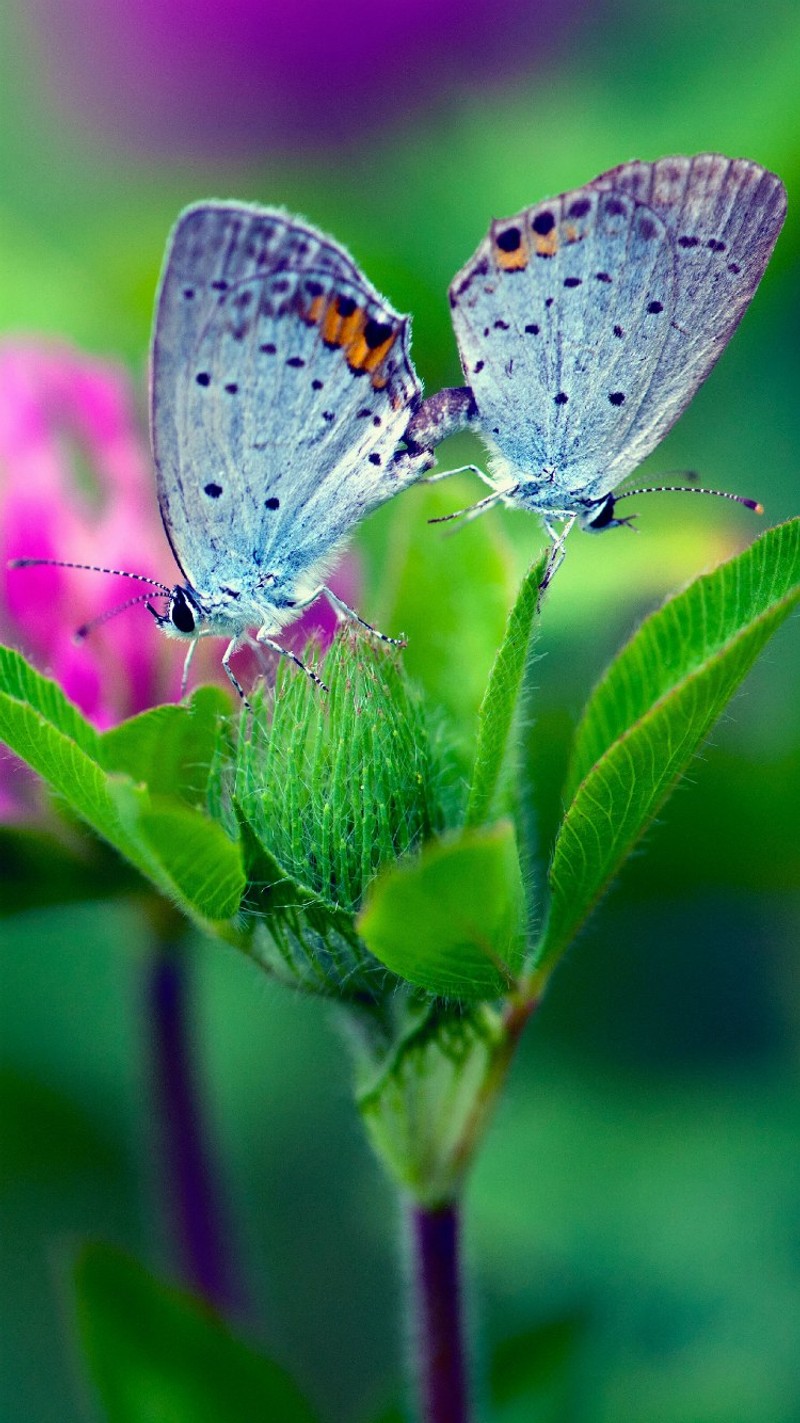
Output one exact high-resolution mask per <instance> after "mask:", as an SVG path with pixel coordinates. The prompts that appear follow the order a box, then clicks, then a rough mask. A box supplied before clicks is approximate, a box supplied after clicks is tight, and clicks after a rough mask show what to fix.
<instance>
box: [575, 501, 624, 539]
mask: <svg viewBox="0 0 800 1423" xmlns="http://www.w3.org/2000/svg"><path fill="white" fill-rule="evenodd" d="M615 504H616V500H615V498H614V495H613V494H608V495H606V498H605V499H603V501H602V502H601V503H600V504H594V505H592V506H591V508H589V509H587V510H586V513H585V514H584V515H583V517H582V519H581V524H582V526H583V528H584V529H586V531H587V533H590V534H597V533H599V532H600V530H601V529H613V528H614V527H615V525H616V524H618V523H619V520H618V519H615V518H614V506H615Z"/></svg>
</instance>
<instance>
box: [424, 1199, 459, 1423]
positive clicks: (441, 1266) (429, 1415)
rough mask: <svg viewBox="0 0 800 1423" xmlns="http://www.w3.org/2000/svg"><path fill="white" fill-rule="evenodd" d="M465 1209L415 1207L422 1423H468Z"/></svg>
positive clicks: (450, 1203) (449, 1203)
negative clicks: (462, 1249) (462, 1261)
mask: <svg viewBox="0 0 800 1423" xmlns="http://www.w3.org/2000/svg"><path fill="white" fill-rule="evenodd" d="M459 1224H460V1223H459V1208H458V1205H457V1204H456V1203H455V1202H453V1201H451V1202H448V1203H447V1204H445V1205H441V1206H422V1205H418V1204H416V1203H415V1204H413V1205H412V1206H411V1207H410V1235H411V1240H410V1249H411V1306H412V1311H413V1316H412V1321H413V1330H414V1334H413V1339H412V1348H413V1350H414V1366H415V1373H416V1383H417V1396H418V1408H419V1417H420V1423H467V1421H468V1417H469V1412H468V1400H467V1369H466V1350H465V1347H464V1324H463V1311H462V1298H461V1277H460V1268H459Z"/></svg>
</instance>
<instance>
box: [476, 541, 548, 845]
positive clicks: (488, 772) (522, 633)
mask: <svg viewBox="0 0 800 1423" xmlns="http://www.w3.org/2000/svg"><path fill="white" fill-rule="evenodd" d="M546 563H547V559H546V556H545V557H543V558H542V559H540V560H539V562H538V563H536V564H534V565H533V567H532V568H531V569H530V570H529V571H528V573H527V574H526V575H525V577H524V578H523V580H522V584H521V587H520V590H519V594H518V596H517V601H516V603H515V604H514V606H513V608H512V609H511V612H510V613H509V617H508V622H507V624H506V631H505V637H504V638H503V641H502V643H501V644H500V648H499V650H498V653H497V656H496V657H495V660H494V664H493V666H492V670H491V673H490V674H489V682H488V685H487V687H486V691H485V692H484V695H483V701H482V702H481V705H480V710H479V712H478V749H477V752H476V755H475V766H474V769H473V773H472V785H471V787H470V793H469V802H468V805H467V817H466V823H467V825H481V824H483V823H484V822H485V821H487V820H490V819H492V818H496V815H497V814H502V813H504V812H507V811H508V810H509V809H510V805H509V795H508V789H509V788H508V785H507V784H504V782H505V781H507V780H508V774H509V770H510V763H511V759H512V758H511V747H512V744H513V739H514V728H515V725H516V723H517V721H518V709H519V703H520V694H521V692H522V685H523V679H524V676H525V672H526V669H527V668H528V667H529V665H530V661H531V655H532V651H531V649H532V639H533V634H534V624H535V618H536V612H537V605H538V600H539V585H540V584H541V581H542V578H543V577H544V570H545V567H546Z"/></svg>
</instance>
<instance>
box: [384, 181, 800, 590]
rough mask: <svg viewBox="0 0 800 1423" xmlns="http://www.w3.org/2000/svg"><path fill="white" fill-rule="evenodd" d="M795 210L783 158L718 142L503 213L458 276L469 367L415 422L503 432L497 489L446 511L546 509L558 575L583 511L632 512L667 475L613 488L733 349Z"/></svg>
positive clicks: (418, 435) (414, 435)
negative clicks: (621, 508) (731, 153)
mask: <svg viewBox="0 0 800 1423" xmlns="http://www.w3.org/2000/svg"><path fill="white" fill-rule="evenodd" d="M785 212H786V193H785V189H784V187H783V184H782V183H781V181H780V179H779V178H777V177H776V176H775V174H773V173H770V172H768V171H767V170H766V169H764V168H761V167H759V165H758V164H756V163H752V162H749V161H747V160H746V159H729V158H724V157H722V156H721V155H719V154H713V153H710V154H709V153H707V154H700V155H698V156H696V157H694V158H683V157H677V158H663V159H661V160H660V161H659V162H657V163H641V162H632V163H626V164H623V165H622V166H621V167H619V168H614V169H612V170H611V171H610V172H608V173H603V174H601V176H600V177H599V178H596V179H595V180H594V181H593V182H591V183H588V184H587V185H586V186H585V187H583V188H578V189H575V190H573V191H572V192H568V193H564V194H562V195H561V196H560V197H557V198H553V199H550V200H548V201H546V202H543V203H539V204H538V205H537V206H536V207H532V208H528V209H526V210H525V211H524V212H522V213H519V214H518V215H517V216H516V217H512V218H507V219H504V220H502V221H495V222H493V223H492V226H491V228H490V231H489V234H488V236H487V237H486V238H485V240H484V241H483V242H482V243H481V245H480V247H479V248H478V250H477V252H476V253H475V255H474V256H473V257H472V259H471V260H470V261H469V262H468V263H467V264H466V266H465V267H463V268H462V270H461V271H460V272H459V273H458V275H457V276H456V278H455V279H454V281H453V283H452V285H451V287H450V305H451V308H452V317H453V325H454V327H455V332H456V337H457V340H458V347H459V351H460V354H461V362H462V366H463V369H464V374H465V376H466V378H467V380H468V382H469V384H468V386H465V387H460V388H458V389H455V390H444V391H440V392H439V393H438V394H437V395H434V396H432V397H431V398H430V399H428V400H427V401H426V402H425V403H424V404H423V405H422V407H421V409H420V410H419V412H418V413H417V414H416V416H415V417H414V419H413V420H412V422H411V424H410V426H409V430H408V441H409V445H410V448H412V449H413V448H414V446H415V443H416V445H417V446H418V447H419V448H420V449H422V448H429V447H431V446H432V445H434V444H437V443H438V442H439V441H440V440H442V439H444V438H445V436H446V435H448V434H450V433H453V432H454V431H456V430H459V429H465V428H472V429H474V430H476V431H477V432H478V433H480V435H481V436H482V438H483V439H484V441H485V442H486V444H487V446H488V448H489V451H490V471H491V473H490V474H489V475H482V477H483V478H484V479H485V480H486V482H487V483H488V484H489V485H490V486H491V488H492V493H491V494H489V495H488V497H487V498H485V499H483V500H481V501H480V502H479V503H478V504H475V505H473V506H472V507H471V509H467V510H459V511H457V514H454V515H449V516H448V517H450V518H454V517H457V516H458V515H460V514H465V515H466V516H467V517H468V518H469V517H472V516H475V515H477V514H479V513H482V512H483V511H484V510H485V509H488V508H490V507H491V506H492V505H494V504H498V503H502V504H506V505H510V506H513V507H522V508H525V509H531V510H533V511H535V512H536V513H538V514H540V515H541V516H542V518H543V521H544V524H545V527H546V529H547V532H548V534H549V535H550V537H551V539H552V541H553V547H552V553H551V558H550V561H549V565H548V572H547V575H546V578H547V580H549V578H550V577H551V576H552V573H553V572H554V570H555V568H556V567H557V566H558V563H559V561H560V558H561V556H562V551H563V544H564V539H565V538H566V535H567V533H568V532H569V530H570V528H571V527H572V526H573V524H574V523H575V521H576V520H577V521H578V522H579V523H580V525H581V526H582V527H583V528H584V529H587V530H590V531H599V530H601V529H607V528H611V527H613V526H615V525H619V524H623V523H628V522H629V520H627V519H619V518H617V517H616V515H615V510H616V504H617V502H618V500H619V499H620V498H623V497H627V496H628V494H631V493H637V494H638V493H648V492H651V491H650V490H627V491H623V493H622V494H615V493H614V491H615V490H616V489H617V488H618V486H619V485H620V483H621V482H622V481H623V480H624V479H625V478H626V477H627V476H628V475H630V473H631V472H632V471H633V470H634V469H635V468H636V466H637V465H639V464H640V463H641V461H642V460H643V459H644V458H645V456H646V455H648V454H649V453H650V451H651V450H652V449H653V448H654V447H655V445H656V444H658V442H659V440H661V439H663V437H664V436H665V435H666V434H667V432H668V430H670V429H671V428H672V426H673V424H674V423H675V421H676V420H677V419H678V416H679V415H680V414H681V412H682V411H683V410H684V409H685V407H686V405H687V404H688V402H689V401H690V400H691V398H692V396H693V395H694V393H695V391H696V390H697V388H698V386H699V385H700V384H701V382H702V381H703V380H704V379H705V377H706V376H707V375H708V373H709V371H710V370H711V368H712V366H713V365H714V363H715V361H716V360H717V358H718V357H719V356H720V355H721V353H722V351H723V350H724V348H725V345H726V344H727V342H728V340H729V339H730V337H731V335H732V334H733V332H734V330H735V328H736V326H737V325H738V323H739V321H740V319H741V317H742V315H743V314H744V312H745V310H746V308H747V306H748V304H749V302H750V300H751V298H752V296H753V294H754V292H755V289H756V287H757V286H758V283H759V281H760V279H761V276H762V274H763V272H764V269H765V267H766V265H767V262H768V260H769V257H770V254H771V252H772V249H773V247H774V245H775V242H776V240H777V237H778V233H779V232H780V229H781V225H782V223H783V219H784V216H785ZM478 473H481V471H478ZM437 477H444V475H442V476H434V478H437ZM664 487H665V486H661V488H664ZM668 487H669V488H675V487H676V486H668ZM680 487H682V486H677V488H680ZM688 492H692V493H713V494H717V493H723V491H719V490H698V489H696V488H695V487H690V490H689V491H688ZM724 497H727V498H730V499H736V500H737V501H738V502H740V503H743V504H746V505H748V507H750V508H753V509H758V510H759V512H760V505H757V504H756V503H755V501H753V500H748V499H743V498H741V497H740V496H738V495H733V494H728V495H725V496H724Z"/></svg>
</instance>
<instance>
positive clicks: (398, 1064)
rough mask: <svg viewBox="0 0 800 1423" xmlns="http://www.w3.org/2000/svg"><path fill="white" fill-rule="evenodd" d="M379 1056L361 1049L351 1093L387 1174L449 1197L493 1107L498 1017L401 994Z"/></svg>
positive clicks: (500, 1039)
mask: <svg viewBox="0 0 800 1423" xmlns="http://www.w3.org/2000/svg"><path fill="white" fill-rule="evenodd" d="M401 1001H402V1003H403V1005H404V1006H403V1016H404V1018H405V1021H404V1022H402V1023H401V1024H399V1025H395V1026H394V1032H393V1036H392V1038H390V1044H391V1045H390V1048H389V1051H388V1052H387V1054H386V1056H385V1057H384V1058H383V1059H380V1058H379V1059H378V1060H377V1061H375V1059H374V1058H373V1059H371V1058H370V1056H369V1053H368V1052H366V1053H365V1052H362V1054H361V1056H360V1060H358V1054H357V1060H358V1071H357V1081H358V1087H357V1101H358V1109H359V1111H360V1113H361V1116H362V1118H363V1120H364V1126H365V1128H366V1131H367V1134H368V1136H369V1138H370V1141H371V1143H372V1146H373V1148H374V1150H375V1151H376V1153H377V1155H378V1156H379V1157H380V1159H381V1160H382V1161H383V1163H384V1166H385V1167H386V1169H387V1170H388V1171H389V1173H390V1175H391V1176H392V1177H393V1178H394V1180H395V1181H397V1182H398V1183H399V1184H400V1185H401V1186H402V1187H403V1188H404V1190H407V1191H409V1192H410V1193H411V1195H412V1196H413V1197H414V1199H415V1200H417V1201H419V1202H421V1203H423V1204H425V1205H429V1206H437V1205H440V1204H442V1203H443V1202H444V1201H450V1200H454V1199H455V1198H456V1196H457V1195H458V1193H459V1191H460V1189H461V1186H462V1184H463V1178H464V1174H465V1172H466V1171H467V1169H468V1168H469V1165H470V1163H471V1161H472V1157H473V1153H474V1151H475V1148H476V1144H477V1141H478V1139H479V1137H480V1134H481V1130H482V1127H483V1125H484V1124H485V1121H486V1115H487V1110H488V1109H489V1108H490V1107H491V1103H492V1101H493V1099H494V1097H493V1091H494V1088H493V1084H494V1082H495V1078H496V1068H497V1063H498V1058H499V1057H500V1056H501V1055H502V1053H503V1048H504V1042H505V1032H504V1026H503V1023H502V1020H501V1018H500V1016H499V1014H497V1013H496V1012H495V1011H494V1010H493V1009H491V1008H489V1007H487V1006H486V1005H481V1006H479V1007H473V1008H470V1009H468V1010H467V1011H465V1010H464V1009H463V1008H459V1009H458V1010H457V1011H453V1010H447V1009H446V1008H444V1006H443V1005H442V1004H441V1002H434V1003H432V1002H430V1001H427V1002H421V1001H419V1000H416V1001H415V1000H413V999H411V1000H408V999H406V1000H401Z"/></svg>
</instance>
